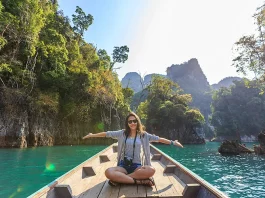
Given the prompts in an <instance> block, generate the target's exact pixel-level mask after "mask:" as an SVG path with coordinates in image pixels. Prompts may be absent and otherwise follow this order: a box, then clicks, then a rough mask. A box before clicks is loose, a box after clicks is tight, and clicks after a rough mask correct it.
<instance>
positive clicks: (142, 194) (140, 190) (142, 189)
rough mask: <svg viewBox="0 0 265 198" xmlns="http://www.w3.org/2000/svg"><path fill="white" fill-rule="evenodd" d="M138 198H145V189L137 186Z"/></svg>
mask: <svg viewBox="0 0 265 198" xmlns="http://www.w3.org/2000/svg"><path fill="white" fill-rule="evenodd" d="M137 193H138V194H137V195H138V197H146V188H145V186H143V185H137Z"/></svg>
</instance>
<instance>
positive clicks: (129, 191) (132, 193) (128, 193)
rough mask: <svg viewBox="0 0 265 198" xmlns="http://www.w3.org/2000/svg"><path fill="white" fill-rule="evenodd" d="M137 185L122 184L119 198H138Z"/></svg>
mask: <svg viewBox="0 0 265 198" xmlns="http://www.w3.org/2000/svg"><path fill="white" fill-rule="evenodd" d="M137 194H138V193H137V185H132V184H131V185H130V184H121V188H120V192H119V196H118V197H119V198H124V197H128V198H135V197H138V195H137Z"/></svg>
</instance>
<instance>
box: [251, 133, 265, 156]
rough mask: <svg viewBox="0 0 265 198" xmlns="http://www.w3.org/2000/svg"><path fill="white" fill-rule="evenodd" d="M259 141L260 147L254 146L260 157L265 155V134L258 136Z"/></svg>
mask: <svg viewBox="0 0 265 198" xmlns="http://www.w3.org/2000/svg"><path fill="white" fill-rule="evenodd" d="M258 141H259V144H260V145H258V146H254V151H255V153H256V154H258V155H264V154H265V132H263V133H260V134H259V135H258Z"/></svg>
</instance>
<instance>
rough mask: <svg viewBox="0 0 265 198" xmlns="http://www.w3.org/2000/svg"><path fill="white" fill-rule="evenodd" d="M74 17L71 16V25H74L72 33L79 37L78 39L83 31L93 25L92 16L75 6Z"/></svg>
mask: <svg viewBox="0 0 265 198" xmlns="http://www.w3.org/2000/svg"><path fill="white" fill-rule="evenodd" d="M75 12H76V15H75V14H73V15H72V17H73V23H74V27H73V29H74V31H75V32H76V33H78V34H79V35H80V37H83V35H84V31H85V30H87V29H88V27H89V26H90V25H92V23H93V20H94V18H93V16H92V15H90V14H88V15H86V13H85V12H84V11H83V10H82V8H80V7H79V6H76V10H75Z"/></svg>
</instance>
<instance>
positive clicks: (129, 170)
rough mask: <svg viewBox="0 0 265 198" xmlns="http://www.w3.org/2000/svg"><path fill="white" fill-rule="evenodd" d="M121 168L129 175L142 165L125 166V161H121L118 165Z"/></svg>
mask: <svg viewBox="0 0 265 198" xmlns="http://www.w3.org/2000/svg"><path fill="white" fill-rule="evenodd" d="M118 166H119V167H122V168H125V170H126V171H127V173H128V174H131V173H133V172H134V171H135V169H137V168H138V167H140V166H142V165H141V164H138V163H133V164H132V165H131V166H125V165H124V162H123V160H121V161H120V163H119V164H118Z"/></svg>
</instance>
